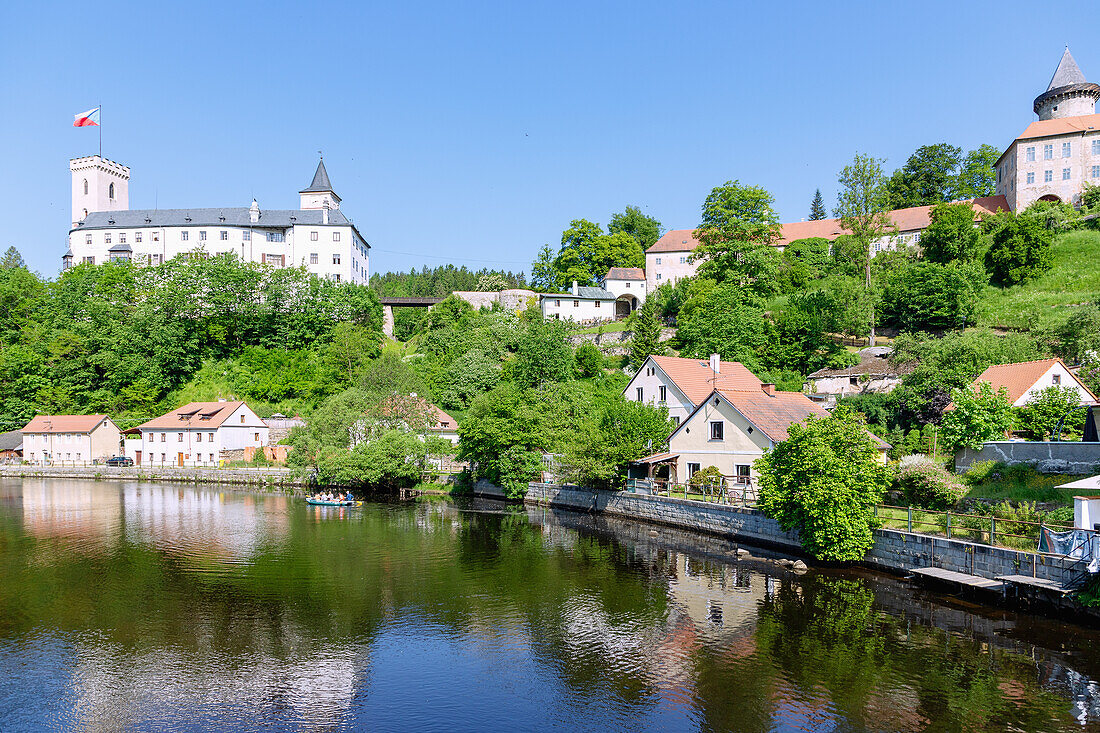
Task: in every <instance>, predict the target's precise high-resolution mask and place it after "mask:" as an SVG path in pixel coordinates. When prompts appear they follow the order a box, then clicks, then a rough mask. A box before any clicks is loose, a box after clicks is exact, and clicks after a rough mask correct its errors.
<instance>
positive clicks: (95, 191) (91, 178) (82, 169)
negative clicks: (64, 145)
mask: <svg viewBox="0 0 1100 733" xmlns="http://www.w3.org/2000/svg"><path fill="white" fill-rule="evenodd" d="M69 172H70V173H72V177H73V198H72V201H73V226H74V227H75V226H76V225H77V224H79V223H80V222H82V221H84V217H86V216H87V215H88V214H90V213H91V212H93V211H125V210H127V209H129V208H130V169H129V168H128V167H126V166H124V165H122V164H120V163H116V162H114V161H113V160H107V159H106V158H101V157H99V156H98V155H89V156H86V157H84V158H73V159H72V160H70V161H69Z"/></svg>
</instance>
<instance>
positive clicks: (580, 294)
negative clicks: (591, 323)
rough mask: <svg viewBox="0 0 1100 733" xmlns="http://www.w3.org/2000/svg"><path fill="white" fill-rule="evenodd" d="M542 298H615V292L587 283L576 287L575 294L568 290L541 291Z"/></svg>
mask: <svg viewBox="0 0 1100 733" xmlns="http://www.w3.org/2000/svg"><path fill="white" fill-rule="evenodd" d="M542 297H544V298H560V299H562V300H565V299H567V298H584V299H585V300H615V294H614V293H612V292H611V291H610V290H604V289H603V288H594V287H589V286H587V285H585V286H582V287H579V288H577V294H576V295H573V291H572V290H569V291H567V292H564V293H542Z"/></svg>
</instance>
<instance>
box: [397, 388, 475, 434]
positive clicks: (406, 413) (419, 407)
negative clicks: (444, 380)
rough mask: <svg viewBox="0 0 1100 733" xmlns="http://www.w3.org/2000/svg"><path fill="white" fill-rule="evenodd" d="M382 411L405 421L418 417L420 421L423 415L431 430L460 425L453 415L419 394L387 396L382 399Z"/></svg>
mask: <svg viewBox="0 0 1100 733" xmlns="http://www.w3.org/2000/svg"><path fill="white" fill-rule="evenodd" d="M380 412H381V413H382V416H383V417H392V418H397V419H399V420H405V421H409V420H411V419H413V418H414V417H416V418H418V422H419V417H420V416H423V418H424V420H425V422H426V423H427V425H428V429H430V430H439V429H444V428H447V429H450V428H455V427H458V422H457V421H456V420H455V419H454V418H453V417H451V416H450V415H448V414H447V413H445V412H443V410H441V409H439V408H438V407H437V406H435V405H433V404H432V403H431V402H428V401H427V400H426V399H424V398H423V397H419V396H417V395H411V394H410V395H393V396H391V397H387V398H386V399H385V400H383V401H382V404H381V406H380Z"/></svg>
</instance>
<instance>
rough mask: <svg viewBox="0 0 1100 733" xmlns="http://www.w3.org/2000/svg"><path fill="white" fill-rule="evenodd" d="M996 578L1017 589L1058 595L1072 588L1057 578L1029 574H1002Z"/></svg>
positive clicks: (1064, 594) (1070, 590)
mask: <svg viewBox="0 0 1100 733" xmlns="http://www.w3.org/2000/svg"><path fill="white" fill-rule="evenodd" d="M997 580H1000V581H1003V582H1004V583H1005V584H1006V585H1011V586H1014V587H1015V588H1017V589H1019V588H1026V589H1028V590H1031V591H1035V590H1041V591H1046V592H1048V593H1055V594H1057V595H1060V596H1067V595H1069V594H1070V593H1072V592H1073V589H1072V588H1067V587H1066V586H1065V585H1063V584H1062V583H1060V582H1058V581H1057V580H1047V579H1046V578H1033V577H1031V576H1030V575H1002V576H1000V577H998V578H997Z"/></svg>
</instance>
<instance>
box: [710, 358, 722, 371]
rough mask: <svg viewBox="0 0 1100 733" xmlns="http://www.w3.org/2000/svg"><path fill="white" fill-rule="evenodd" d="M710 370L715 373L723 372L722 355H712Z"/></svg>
mask: <svg viewBox="0 0 1100 733" xmlns="http://www.w3.org/2000/svg"><path fill="white" fill-rule="evenodd" d="M710 370H711V371H712V372H714V373H715V374H721V373H722V357H720V356H718V354H711V355H710Z"/></svg>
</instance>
